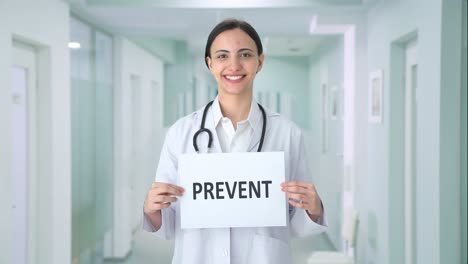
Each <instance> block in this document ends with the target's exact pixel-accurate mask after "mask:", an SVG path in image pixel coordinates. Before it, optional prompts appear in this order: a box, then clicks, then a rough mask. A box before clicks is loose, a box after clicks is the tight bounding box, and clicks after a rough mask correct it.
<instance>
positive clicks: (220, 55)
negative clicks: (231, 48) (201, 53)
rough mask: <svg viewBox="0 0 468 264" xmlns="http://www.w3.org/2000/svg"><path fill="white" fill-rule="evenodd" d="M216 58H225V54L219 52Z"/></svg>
mask: <svg viewBox="0 0 468 264" xmlns="http://www.w3.org/2000/svg"><path fill="white" fill-rule="evenodd" d="M216 58H218V59H226V58H227V55H226V54H219V55H218V56H217V57H216Z"/></svg>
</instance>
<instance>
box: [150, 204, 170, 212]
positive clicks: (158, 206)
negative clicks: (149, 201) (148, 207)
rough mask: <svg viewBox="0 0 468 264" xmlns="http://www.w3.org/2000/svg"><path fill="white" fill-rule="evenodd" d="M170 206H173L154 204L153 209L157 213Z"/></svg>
mask: <svg viewBox="0 0 468 264" xmlns="http://www.w3.org/2000/svg"><path fill="white" fill-rule="evenodd" d="M169 206H171V203H157V204H153V206H152V208H154V210H155V211H158V210H161V209H164V208H168V207H169Z"/></svg>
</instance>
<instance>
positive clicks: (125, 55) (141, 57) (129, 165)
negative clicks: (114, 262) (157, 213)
mask: <svg viewBox="0 0 468 264" xmlns="http://www.w3.org/2000/svg"><path fill="white" fill-rule="evenodd" d="M132 75H133V76H138V77H139V79H140V83H141V87H140V89H141V90H140V92H139V93H137V94H138V96H139V98H138V99H137V100H136V101H139V102H140V103H141V105H140V107H139V109H140V114H139V117H138V118H139V120H138V122H139V134H138V135H133V132H134V131H133V123H132V122H133V121H132V118H133V117H132V111H133V106H132V103H133V100H132V98H133V92H134V91H132V87H131V81H130V80H131V76H132ZM115 76H116V81H115V85H116V87H115V93H114V96H115V99H114V100H115V101H114V107H115V109H114V120H115V123H114V142H115V143H114V153H115V157H114V158H115V162H114V164H115V165H114V166H115V167H114V225H113V239H112V241H113V247H112V248H113V251H112V253H111V256H112V257H117V258H122V257H125V256H126V255H127V254H128V253H129V252H130V250H131V241H132V229H133V228H136V227H138V225H139V223H140V220H141V217H142V216H143V211H142V208H143V201H144V198H145V196H146V193H147V191H148V189H149V188H150V187H151V182H153V181H154V174H155V172H156V166H157V163H158V160H159V150H160V149H161V143H162V138H163V136H164V135H163V131H162V122H163V121H162V120H163V108H164V107H163V93H162V91H163V89H162V87H164V79H163V62H162V61H161V60H160V59H158V58H155V57H154V56H152V55H151V54H149V53H148V52H146V51H144V50H142V49H141V48H139V47H137V46H136V45H135V44H133V43H132V42H129V41H128V40H126V39H123V38H121V37H116V38H115ZM152 81H156V82H158V84H159V87H160V89H159V94H158V95H156V96H155V95H154V94H153V93H152V92H153V91H152V88H151V82H152ZM155 97H156V99H153V98H155ZM154 100H157V101H154ZM134 144H135V145H134ZM134 147H136V152H133V149H134ZM135 153H136V155H134V154H135Z"/></svg>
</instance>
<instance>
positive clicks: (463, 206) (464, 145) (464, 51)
mask: <svg viewBox="0 0 468 264" xmlns="http://www.w3.org/2000/svg"><path fill="white" fill-rule="evenodd" d="M467 9H468V7H467V1H463V8H462V12H463V26H462V56H461V58H462V67H461V79H462V81H461V92H460V105H461V115H460V124H461V126H460V128H461V132H460V143H461V144H460V146H461V147H460V151H461V153H460V161H461V162H460V165H461V169H460V172H461V184H460V188H461V215H462V218H461V224H462V232H461V239H462V244H461V248H462V263H468V257H467V251H468V250H467V248H468V245H467V237H468V233H467V222H468V220H467V216H466V214H467V211H468V208H467V200H468V197H467V188H468V183H467V178H468V176H467V162H466V161H467V156H466V151H467V148H468V146H467V142H466V140H467V131H466V127H467V125H466V122H467V119H468V117H467V104H468V103H467V97H468V95H467V89H468V88H467V81H466V79H467V77H466V76H467V74H466V72H467V56H468V54H467V37H466V35H467V30H468V29H467Z"/></svg>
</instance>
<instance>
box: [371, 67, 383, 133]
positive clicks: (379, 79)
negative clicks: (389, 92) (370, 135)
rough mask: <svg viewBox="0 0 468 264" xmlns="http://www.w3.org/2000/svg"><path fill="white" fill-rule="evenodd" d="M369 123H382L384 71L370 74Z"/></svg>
mask: <svg viewBox="0 0 468 264" xmlns="http://www.w3.org/2000/svg"><path fill="white" fill-rule="evenodd" d="M368 101H369V102H368V117H369V123H378V124H380V123H382V115H383V71H382V70H380V69H379V70H376V71H373V72H371V73H370V74H369V100H368Z"/></svg>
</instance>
